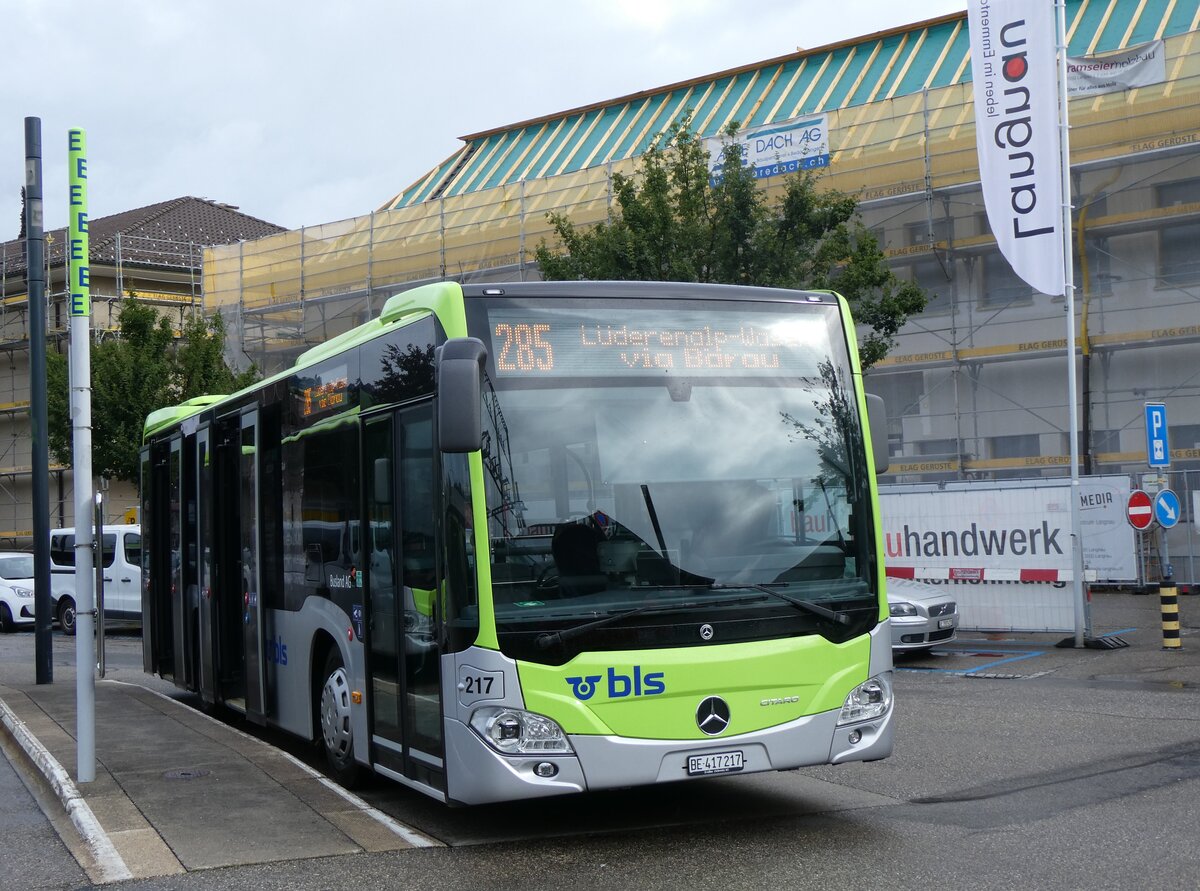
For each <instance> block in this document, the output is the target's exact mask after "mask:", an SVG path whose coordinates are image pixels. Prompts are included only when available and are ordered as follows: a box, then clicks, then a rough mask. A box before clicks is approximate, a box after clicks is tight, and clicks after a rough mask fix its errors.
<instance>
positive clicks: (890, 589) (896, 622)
mask: <svg viewBox="0 0 1200 891" xmlns="http://www.w3.org/2000/svg"><path fill="white" fill-rule="evenodd" d="M887 596H888V609H889V611H890V613H891V616H892V618H891V626H892V649H893V650H896V651H901V652H904V651H913V650H928V649H929V648H930V647H932V646H933V645H934V644H943V643H947V642H948V641H952V640H954V634H955V632H956V631H957V629H958V604H957V603H955V602H954V598H953V597H951V596H950V594H949V593H947V592H945V591H942V590H941V589H939V588H937V587H935V586H933V585H927V584H925V583H924V582H918V581H916V580H914V579H893V578H889V579H888V580H887Z"/></svg>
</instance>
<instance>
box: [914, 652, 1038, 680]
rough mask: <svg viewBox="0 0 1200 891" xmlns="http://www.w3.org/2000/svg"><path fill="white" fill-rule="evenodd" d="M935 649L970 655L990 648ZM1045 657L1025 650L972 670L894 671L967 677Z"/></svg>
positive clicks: (916, 669) (922, 669)
mask: <svg viewBox="0 0 1200 891" xmlns="http://www.w3.org/2000/svg"><path fill="white" fill-rule="evenodd" d="M936 649H937V651H938V652H941V653H965V654H968V655H969V654H971V653H978V652H979V651H980V650H987V649H990V647H977V648H969V649H964V648H962V647H937V648H936ZM1045 655H1046V651H1045V650H1026V651H1024V652H1020V653H1018V654H1016V655H1013V656H1006V657H1004V658H1003V659H997V660H995V661H993V662H987V663H984V664H983V665H976V666H975V667H974V668H897V669H896V671H917V672H924V673H927V674H953V675H958V676H960V677H967V676H968V675H972V674H976V673H978V672H981V671H987V670H989V669H992V668H995V667H996V666H997V665H1004V664H1006V663H1009V662H1021V661H1023V660H1025V659H1033V658H1034V657H1036V656H1045Z"/></svg>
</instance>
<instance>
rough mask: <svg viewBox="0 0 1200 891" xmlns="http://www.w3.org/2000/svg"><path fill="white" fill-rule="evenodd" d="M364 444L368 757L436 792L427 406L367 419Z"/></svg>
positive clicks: (439, 775) (437, 717)
mask: <svg viewBox="0 0 1200 891" xmlns="http://www.w3.org/2000/svg"><path fill="white" fill-rule="evenodd" d="M363 448H364V461H363V466H364V469H365V475H366V495H367V510H366V518H367V527H366V528H367V538H368V544H369V548H367V549H364V562H366V554H369V562H367V577H366V582H367V589H368V591H367V604H368V616H367V628H368V632H367V633H368V652H369V654H370V666H369V671H370V676H371V687H370V690H371V697H370V702H371V719H372V736H371V743H372V745H371V756H372V760H373V761H374V762H375V763H376V764H377V765H378V766H380V767H383V768H385V769H386V770H388V771H391V772H395V773H397V774H400V775H402V776H404V777H406V778H408V779H410V780H413V781H415V782H417V783H420V784H421V785H424V786H427V787H430V788H432V789H435V790H437V791H439V792H444V790H445V788H446V785H445V768H444V761H443V744H442V704H441V683H440V662H439V658H438V655H439V654H438V640H439V637H440V636H439V634H438V633H437V623H438V621H439V616H438V609H437V598H436V591H437V579H436V560H435V555H436V553H437V551H436V543H435V539H434V509H435V498H434V491H435V487H434V480H435V479H436V475H435V469H436V468H435V462H434V454H435V452H434V443H433V412H432V408H431V406H430V404H428V403H426V404H425V405H421V406H417V407H414V408H411V409H404V410H400V411H397V412H395V413H394V414H392V415H388V416H385V417H381V418H378V419H375V420H372V421H369V422H368V423H367V424H366V427H365V433H364V436H363Z"/></svg>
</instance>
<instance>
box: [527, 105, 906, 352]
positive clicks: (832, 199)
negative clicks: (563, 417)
mask: <svg viewBox="0 0 1200 891" xmlns="http://www.w3.org/2000/svg"><path fill="white" fill-rule="evenodd" d="M736 132H737V125H736V124H735V125H733V126H731V127H730V128H729V129H728V131H727V136H733V135H735V134H736ZM668 147H669V148H668ZM817 185H818V181H817V177H816V176H815V175H813V174H812V173H811V172H810V171H802V172H800V173H797V174H792V175H789V176H787V177H785V178H784V181H783V191H782V193H781V194H780V195H779V196H778V197H777V198H774V199H769V198H768V197H767V195H766V194H765V192H764V191H763V190H762V189H760V188H759V187H758V183H757V181H756V180H755V178H754V172H753V170H751V169H750V168H749V167H748V166H744V165H743V163H742V156H741V148H740V146H738V145H737V144H735V143H728V144H727V147H726V150H725V153H724V156H723V158H722V161H721V172H720V176H719V177H716V178H715V181H712V180H710V177H709V158H708V153H707V151H706V149H705V147H704V142H703V140H701V139H700V138H699V137H698V136H697V135H696V133H695V132H694V131H693V130H692V129H691V123H690V121H688V120H685V121H684V122H682V123H680V124H676V125H675V126H673V127H672V128H671V130H670V132H669V133H667V134H666V136H665V139H663V140H660V141H658V142H656V143H655V144H654V145H652V146H651V147H650V149H649V150H648V151H647V152H646V153H645V154H644V155H642V158H641V162H640V169H639V171H638V174H637V175H636V176H633V177H627V176H623V175H621V174H614V175H613V195H614V198H615V207H614V208H613V211H612V213H611V214H610V215H609V219H608V220H607V221H606V222H602V223H598V224H597V225H595V226H592V227H590V228H587V229H579V228H577V227H576V226H575V225H574V224H573V223H572V222H571V220H570V219H569V218H568V217H566V216H565V215H563V214H550V216H549V219H550V223H551V226H552V227H553V229H554V232H555V235H556V236H557V238H558V241H559V247H558V248H557V249H556V248H551V247H550V246H549V245H547V244H546V242H545V241H543V242H542V243H541V244H539V245H538V247H537V249H536V251H535V254H536V257H537V261H538V264H539V266H540V268H541V272H542V276H543V278H546V279H552V280H560V281H561V280H578V279H591V280H609V281H612V280H651V281H688V282H724V283H730V284H742V285H762V286H766V287H778V288H804V289H829V290H835V291H837V292H838V293H840V294H842V295H843V296H844V297H845V298H846V299H847V300H848V301H849V302H850V306H851V309H852V311H853V313H854V319H855V321H856V322H857V323H858V324H859V326H860V328H861V329H862V330H861V332H860V336H861V342H860V344H859V351H860V355H861V357H862V362H863V366H864V367H870V366H871V365H873V364H874V363H876V362H878V361H879V360H880V359H882V358H883V357H884V356H885V355H886V354H887V351H888V349H890V347H891V346H892V344H893V342H894V340H893V338H894V335H895V334H896V332H897V331H898V330H899V329H900V327H901V326H902V325H903V324H904V322H905V321H906V320H907V319H908V317H909V316H910V315H912V314H914V313H919V312H920V311H921V310H922V309H924V307H925V302H926V296H925V293H924V292H923V291H922V290H921V289H920V288H918V287H917V286H916V285H914V284H912V283H911V282H904V281H900V280H899V279H897V278H896V276H895V275H894V274H893V273H892V272H891V270H890V269H889V268H888V266H887V264H886V263H885V262H884V257H883V252H882V251H881V250H880V248H879V244H878V241H877V240H876V238H875V237H874V236H873V235H872V234H871V233H870V232H869V231H868V230H867V229H866V228H865V227H864V226H863V225H862V223H861V221H860V219H859V216H858V210H857V202H856V201H855V200H854V198H853V197H852V196H849V195H846V194H844V193H841V192H838V191H836V190H830V189H818V188H817Z"/></svg>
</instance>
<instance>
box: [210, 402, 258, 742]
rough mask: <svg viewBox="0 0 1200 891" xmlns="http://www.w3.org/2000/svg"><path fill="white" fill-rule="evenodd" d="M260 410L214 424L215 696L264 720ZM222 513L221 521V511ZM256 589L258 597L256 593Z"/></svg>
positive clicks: (213, 632) (211, 626)
mask: <svg viewBox="0 0 1200 891" xmlns="http://www.w3.org/2000/svg"><path fill="white" fill-rule="evenodd" d="M257 417H258V413H257V412H256V411H249V412H246V413H244V414H241V415H227V416H225V417H223V418H220V419H219V420H218V422H217V425H216V427H215V428H214V434H213V435H214V451H213V467H212V473H213V485H212V488H211V489H210V490H209V491H210V492H212V494H213V496H214V498H215V501H214V502H213V504H212V505H211V514H210V515H209V519H208V521H207V522H208V524H209V526H208V528H210V529H211V531H212V537H211V539H209V540H210V541H211V542H212V546H213V552H212V558H211V559H212V565H211V568H212V591H211V595H212V596H211V600H212V603H211V605H210V617H211V620H212V622H211V625H210V629H211V631H212V636H213V641H212V645H213V649H212V652H213V654H214V666H213V668H214V677H213V687H214V690H213V696H214V698H215V700H216V701H218V702H223V703H225V704H226V705H228V706H230V707H232V708H235V709H239V710H241V711H243V712H245V714H246V717H247V718H250V719H251V720H253V721H255V722H258V723H261V722H262V721H264V720H265V717H264V709H263V702H264V701H265V698H264V695H263V692H264V681H263V665H262V658H261V654H262V645H261V642H262V637H261V628H262V622H261V608H260V605H259V603H258V596H257V592H258V578H257V561H256V559H255V555H256V554H257V552H258V533H257V527H258V523H257V515H258V487H257V480H258V474H257V454H256V439H257V436H256V434H257ZM217 516H219V517H221V519H222V521H221V522H220V523H217V522H213V519H212V518H213V517H217ZM252 595H253V596H252Z"/></svg>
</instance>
